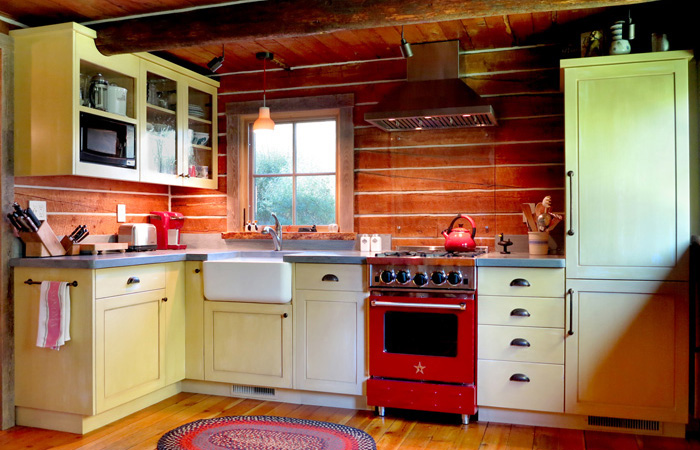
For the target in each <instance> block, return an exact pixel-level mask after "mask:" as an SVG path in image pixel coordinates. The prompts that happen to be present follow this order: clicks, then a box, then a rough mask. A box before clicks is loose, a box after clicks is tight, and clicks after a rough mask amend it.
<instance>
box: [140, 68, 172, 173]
mask: <svg viewBox="0 0 700 450" xmlns="http://www.w3.org/2000/svg"><path fill="white" fill-rule="evenodd" d="M166 73H167V72H166ZM171 75H174V74H171ZM174 78H175V77H172V76H171V77H168V76H166V75H164V74H163V72H161V73H156V72H152V71H146V127H145V128H144V129H142V132H143V133H144V135H145V139H143V142H144V144H143V145H144V148H143V150H144V151H143V152H142V154H143V155H144V156H143V158H142V159H141V164H142V168H141V169H142V173H144V174H145V173H147V174H149V176H153V177H155V178H157V179H159V180H160V181H164V182H168V183H169V184H179V183H177V181H178V180H177V175H178V136H177V135H178V132H177V129H178V120H177V119H178V117H177V104H178V101H177V100H178V98H177V97H178V95H177V84H178V83H177V80H176V79H174ZM143 181H149V180H147V179H144V180H143ZM153 181H156V180H153Z"/></svg>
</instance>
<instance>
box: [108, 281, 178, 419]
mask: <svg viewBox="0 0 700 450" xmlns="http://www.w3.org/2000/svg"><path fill="white" fill-rule="evenodd" d="M164 298H165V290H164V289H157V290H153V291H147V292H140V293H135V294H126V295H120V296H116V297H108V298H101V299H97V300H96V304H95V378H96V383H95V384H96V389H95V395H96V397H95V399H96V409H97V412H102V411H105V410H107V409H110V408H112V407H115V406H118V405H121V404H122V403H126V402H127V401H129V400H133V399H135V398H137V397H140V396H142V395H145V394H148V393H150V392H152V391H155V390H156V389H158V388H161V387H163V386H164V385H165V376H164V372H165V364H164V362H165V358H164V349H165V345H164V343H165V339H164V338H165V326H164V325H165V324H164V317H165V315H164V314H163V303H164V302H163V299H164Z"/></svg>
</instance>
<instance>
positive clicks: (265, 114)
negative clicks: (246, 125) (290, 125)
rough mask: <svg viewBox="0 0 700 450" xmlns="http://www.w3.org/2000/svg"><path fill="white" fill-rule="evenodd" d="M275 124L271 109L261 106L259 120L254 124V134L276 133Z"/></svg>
mask: <svg viewBox="0 0 700 450" xmlns="http://www.w3.org/2000/svg"><path fill="white" fill-rule="evenodd" d="M274 129H275V122H273V121H272V119H271V118H270V108H268V107H267V106H261V107H260V110H259V111H258V118H257V119H256V120H255V122H253V132H254V133H258V132H260V131H274Z"/></svg>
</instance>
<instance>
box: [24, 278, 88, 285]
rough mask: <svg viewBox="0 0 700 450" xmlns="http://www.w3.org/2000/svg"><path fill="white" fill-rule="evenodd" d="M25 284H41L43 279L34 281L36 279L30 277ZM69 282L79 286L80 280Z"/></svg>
mask: <svg viewBox="0 0 700 450" xmlns="http://www.w3.org/2000/svg"><path fill="white" fill-rule="evenodd" d="M24 284H41V281H34V280H32V279H31V278H30V279H28V280H27V281H25V282H24ZM68 284H69V285H70V286H73V287H77V286H78V282H77V281H73V282H71V283H68Z"/></svg>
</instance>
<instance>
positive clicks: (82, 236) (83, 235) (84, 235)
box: [75, 230, 90, 242]
mask: <svg viewBox="0 0 700 450" xmlns="http://www.w3.org/2000/svg"><path fill="white" fill-rule="evenodd" d="M88 234H90V232H89V231H87V230H85V232H84V233H83V234H81V235H80V237H79V238H78V239H76V240H75V242H81V241H82V240H83V239H85V238H86V237H87V236H88Z"/></svg>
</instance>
